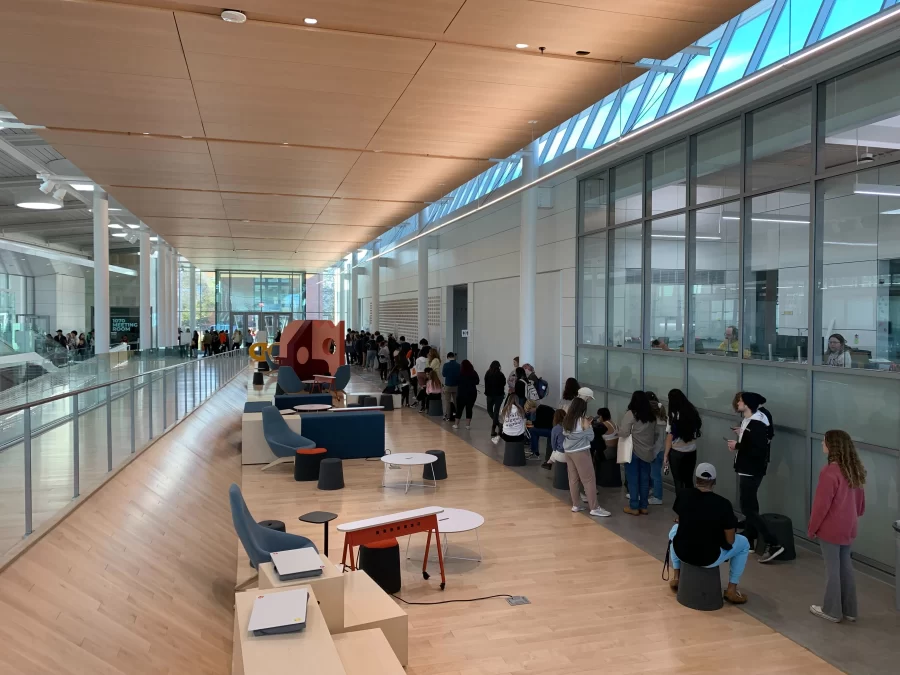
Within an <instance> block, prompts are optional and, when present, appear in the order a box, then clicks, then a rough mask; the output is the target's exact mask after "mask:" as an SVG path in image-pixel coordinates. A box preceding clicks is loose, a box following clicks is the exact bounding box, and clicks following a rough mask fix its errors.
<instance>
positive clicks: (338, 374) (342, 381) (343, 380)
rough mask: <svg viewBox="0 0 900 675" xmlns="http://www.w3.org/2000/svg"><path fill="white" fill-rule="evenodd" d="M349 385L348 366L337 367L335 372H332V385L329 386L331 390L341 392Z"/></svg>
mask: <svg viewBox="0 0 900 675" xmlns="http://www.w3.org/2000/svg"><path fill="white" fill-rule="evenodd" d="M349 383H350V366H348V365H347V364H344V365H343V366H338V367H337V370H336V371H334V383H333V384H332V385H331V388H332V389H333V390H334V391H343V390H344V387H346V386H347V385H348V384H349Z"/></svg>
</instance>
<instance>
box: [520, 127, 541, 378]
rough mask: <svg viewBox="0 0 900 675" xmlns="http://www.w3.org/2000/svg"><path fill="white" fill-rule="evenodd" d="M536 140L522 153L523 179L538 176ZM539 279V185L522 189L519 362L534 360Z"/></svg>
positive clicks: (531, 361)
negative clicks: (536, 288) (536, 286)
mask: <svg viewBox="0 0 900 675" xmlns="http://www.w3.org/2000/svg"><path fill="white" fill-rule="evenodd" d="M536 153H537V143H536V142H533V143H532V144H531V145H530V146H529V147H528V149H527V150H526V151H525V153H524V154H523V157H522V179H523V180H524V181H525V183H530V182H531V181H533V180H534V179H535V178H537V168H536V166H535V156H536ZM536 283H537V188H531V189H529V190H525V191H524V192H522V202H521V215H520V225H519V363H534V360H535V359H534V343H535V323H534V322H535V307H534V297H535V285H536Z"/></svg>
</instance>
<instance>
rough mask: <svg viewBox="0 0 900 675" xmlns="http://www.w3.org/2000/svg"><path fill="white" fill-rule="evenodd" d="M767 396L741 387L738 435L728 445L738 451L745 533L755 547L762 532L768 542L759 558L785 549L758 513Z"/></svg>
mask: <svg viewBox="0 0 900 675" xmlns="http://www.w3.org/2000/svg"><path fill="white" fill-rule="evenodd" d="M765 402H766V399H765V398H764V397H762V396H760V395H759V394H757V393H754V392H752V391H742V392H741V400H740V401H739V402H738V412H740V413H741V414H742V415H743V420H742V421H741V426H740V427H739V429H738V432H737V434H738V439H737V440H736V441H728V449H729V450H730V451H731V452H733V453H735V455H734V470H735V472H736V473H737V475H738V498H739V504H740V507H741V513H742V514H744V518H745V519H746V521H745V525H746V526H745V528H744V536H745V537H747V540H748V541H749V542H750V547H751V548H754V547H755V543H756V536H757V534H759V536H761V537H762V538H763V540H764V541H765V542H766V552H765V553H764V554H763V555H762V556H760V558H759V562H761V563H768V562H772V561H773V560H775V558H777V557H778V556H780V555H781V554H782V553H784V546H782V545H781V544H779V543H778V540H777V539H776V538H775V535H773V534H772V532H771V531H770V530H769V528H768V526H767V525H766V521H765V520H763V518H762V516H760V515H759V499H758V498H757V493H758V492H759V487H760V485H762V481H763V478H764V477H765V475H766V469H767V468H768V464H769V445H770V443H771V438H772V436H771V423H770V421H769V417H768V416H767V415H766V414H765V413H764V412H763V411H761V410H759V407H760V406H761V405H762V404H763V403H765Z"/></svg>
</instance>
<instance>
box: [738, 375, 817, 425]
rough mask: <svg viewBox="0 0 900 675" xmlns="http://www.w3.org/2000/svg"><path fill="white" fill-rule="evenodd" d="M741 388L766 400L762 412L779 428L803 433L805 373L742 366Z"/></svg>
mask: <svg viewBox="0 0 900 675" xmlns="http://www.w3.org/2000/svg"><path fill="white" fill-rule="evenodd" d="M741 386H742V387H743V388H744V389H746V390H747V391H758V392H761V393H764V395H765V397H766V399H767V400H766V408H767V409H769V410H770V411H771V412H772V416H773V417H774V418H775V420H776V422H777V423H778V424H779V425H780V426H785V427H791V428H793V429H797V430H800V431H806V418H807V412H808V408H807V405H808V399H809V393H808V392H809V370H808V369H806V368H802V369H801V368H777V367H776V368H773V367H771V366H762V365H755V364H751V363H745V364H744V380H743V382H742V383H741Z"/></svg>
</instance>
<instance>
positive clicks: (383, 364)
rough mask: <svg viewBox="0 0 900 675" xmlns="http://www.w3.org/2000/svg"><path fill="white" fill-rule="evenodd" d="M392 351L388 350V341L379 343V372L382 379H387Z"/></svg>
mask: <svg viewBox="0 0 900 675" xmlns="http://www.w3.org/2000/svg"><path fill="white" fill-rule="evenodd" d="M390 361H391V353H390V351H389V350H388V346H387V342H385V341H384V340H382V341H381V342H379V343H378V374H379V375H380V376H381V381H382V382H384V381H385V380H387V375H388V367H389V366H390V365H391V363H390Z"/></svg>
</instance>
